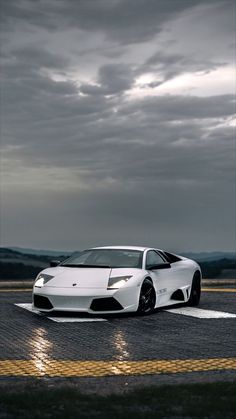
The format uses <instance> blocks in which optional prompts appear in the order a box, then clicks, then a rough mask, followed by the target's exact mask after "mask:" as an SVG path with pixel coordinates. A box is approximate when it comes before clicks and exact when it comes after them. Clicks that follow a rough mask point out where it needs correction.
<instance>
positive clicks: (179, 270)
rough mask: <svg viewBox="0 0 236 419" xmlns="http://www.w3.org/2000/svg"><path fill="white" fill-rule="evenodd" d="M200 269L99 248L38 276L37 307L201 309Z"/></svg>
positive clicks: (155, 254) (139, 250)
mask: <svg viewBox="0 0 236 419" xmlns="http://www.w3.org/2000/svg"><path fill="white" fill-rule="evenodd" d="M200 294H201V269H200V267H199V265H198V264H197V263H196V262H194V261H193V260H190V259H187V258H185V257H182V256H177V255H174V254H172V253H168V252H165V251H163V250H159V249H153V248H146V247H127V246H124V247H123V246H122V247H121V246H109V247H96V248H93V249H88V250H84V251H82V252H80V253H78V254H73V255H72V256H71V257H69V258H68V259H66V260H65V261H63V262H61V263H59V265H58V266H54V267H51V268H47V269H44V270H43V271H42V272H41V273H40V274H39V275H38V276H37V278H36V281H35V283H34V289H33V307H34V308H36V309H38V310H40V311H42V312H51V311H53V310H59V311H78V312H87V313H98V312H99V313H100V314H108V313H125V312H134V311H137V312H138V313H139V314H149V313H151V312H153V310H154V309H155V308H158V307H163V306H170V305H174V304H183V303H185V304H187V305H190V306H196V305H198V303H199V300H200Z"/></svg>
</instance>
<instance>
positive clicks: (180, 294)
mask: <svg viewBox="0 0 236 419" xmlns="http://www.w3.org/2000/svg"><path fill="white" fill-rule="evenodd" d="M171 300H177V301H184V294H183V291H182V290H177V291H175V292H174V293H173V294H172V296H171Z"/></svg>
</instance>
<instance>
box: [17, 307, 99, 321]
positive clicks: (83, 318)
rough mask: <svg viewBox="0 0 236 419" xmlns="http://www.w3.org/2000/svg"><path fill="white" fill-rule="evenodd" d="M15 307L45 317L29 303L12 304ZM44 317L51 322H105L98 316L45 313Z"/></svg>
mask: <svg viewBox="0 0 236 419" xmlns="http://www.w3.org/2000/svg"><path fill="white" fill-rule="evenodd" d="M14 305H15V306H17V307H20V308H23V309H25V310H27V311H30V312H31V313H34V314H37V315H38V316H42V317H45V314H46V313H45V314H42V313H40V311H38V310H35V309H33V308H32V304H31V303H21V304H14ZM46 318H47V319H49V320H52V321H53V322H57V323H84V322H106V321H107V320H106V319H102V318H100V317H99V318H98V317H61V316H58V317H55V316H53V317H51V316H50V317H48V316H47V315H46Z"/></svg>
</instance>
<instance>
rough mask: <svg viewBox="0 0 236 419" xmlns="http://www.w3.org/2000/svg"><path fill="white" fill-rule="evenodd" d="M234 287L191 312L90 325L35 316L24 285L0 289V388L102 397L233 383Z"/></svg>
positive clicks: (206, 297)
mask: <svg viewBox="0 0 236 419" xmlns="http://www.w3.org/2000/svg"><path fill="white" fill-rule="evenodd" d="M235 282H236V281H235ZM227 284H228V285H227ZM233 285H234V284H233V283H232V281H230V283H229V282H227V283H224V284H223V283H221V284H220V286H219V287H215V286H214V287H212V286H207V284H206V283H205V284H204V286H203V292H202V298H201V302H200V305H199V307H198V308H194V309H191V308H190V310H189V308H187V307H180V308H177V306H176V308H177V310H176V309H174V310H172V309H170V308H169V307H168V308H167V309H166V310H165V309H161V310H157V311H156V312H155V313H154V314H152V315H149V316H145V317H139V316H136V315H131V314H130V315H112V316H105V317H104V316H103V317H98V316H96V317H94V316H89V315H82V314H78V313H74V314H71V313H70V314H68V315H67V314H65V313H53V314H52V313H50V315H42V314H41V313H38V312H33V311H32V309H31V286H29V283H28V288H24V286H25V285H22V284H21V288H12V286H13V284H12V286H11V288H6V287H3V283H2V282H1V285H0V301H1V304H0V314H1V320H0V336H1V342H0V349H1V351H0V386H4V385H6V384H9V383H14V385H15V384H18V385H22V384H23V383H32V385H33V384H34V383H35V382H36V383H39V384H45V383H46V384H47V385H49V386H55V385H57V386H58V385H61V384H63V385H64V384H65V383H66V384H68V385H76V386H77V387H79V389H80V390H81V391H83V392H87V393H91V392H92V393H93V392H96V393H99V394H108V393H110V392H118V393H120V392H124V391H127V390H128V389H131V388H134V387H140V386H143V385H145V386H146V385H153V384H155V385H160V384H167V383H168V384H173V383H192V382H212V381H233V380H235V378H236V353H235V348H236V298H235V297H236V288H235V287H234V286H233ZM14 287H15V286H14Z"/></svg>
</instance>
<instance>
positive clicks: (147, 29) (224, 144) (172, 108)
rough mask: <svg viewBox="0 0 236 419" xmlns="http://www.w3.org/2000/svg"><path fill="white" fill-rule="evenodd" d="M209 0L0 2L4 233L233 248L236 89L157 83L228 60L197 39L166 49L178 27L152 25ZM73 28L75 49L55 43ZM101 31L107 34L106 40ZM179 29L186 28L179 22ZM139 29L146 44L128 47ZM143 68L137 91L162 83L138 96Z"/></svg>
mask: <svg viewBox="0 0 236 419" xmlns="http://www.w3.org/2000/svg"><path fill="white" fill-rule="evenodd" d="M201 5H204V7H205V2H201V1H189V0H186V1H185V0H176V1H172V2H169V1H166V0H158V1H157V0H155V1H154V0H148V1H146V0H145V1H144V0H142V1H141V0H130V1H124V0H122V1H121V0H114V1H103V0H99V1H93V0H89V1H82V0H79V1H72V0H67V1H65V0H64V1H61V0H47V1H46V0H38V1H32V0H31V1H29V0H19V1H8V2H7V1H5V2H2V9H3V13H2V15H3V21H4V22H3V28H5V30H4V31H3V30H2V32H3V35H4V45H3V48H2V67H1V69H2V73H3V79H2V82H1V85H2V90H3V96H2V97H3V100H2V105H1V113H2V139H3V141H2V143H3V154H2V156H3V159H2V166H1V168H2V171H4V174H5V186H4V188H5V189H4V190H5V192H4V193H5V195H4V196H6V198H7V199H6V203H4V206H3V214H4V220H5V222H4V240H5V242H6V243H8V244H10V242H11V244H19V245H27V246H28V245H30V246H35V247H52V248H53V247H54V248H55V247H60V248H66V247H67V248H73V247H74V246H82V247H83V246H88V245H96V244H106V243H108V244H109V242H110V243H118V242H119V243H121V242H123V243H125V242H129V243H133V244H135V242H136V243H143V244H150V245H152V244H153V245H160V246H161V245H163V246H166V247H169V248H170V247H172V248H175V249H179V250H182V249H184V248H185V249H187V248H188V249H190V248H191V249H192V250H201V249H202V247H204V249H211V248H213V247H215V248H220V247H222V248H225V249H226V248H227V249H229V248H232V246H233V245H234V234H233V233H232V231H233V228H234V225H233V223H234V217H233V213H234V210H235V203H234V199H235V195H234V194H233V192H232V191H233V187H234V186H233V181H234V178H233V175H232V174H233V173H234V165H235V143H234V141H235V129H234V127H233V125H232V124H231V122H232V121H231V120H232V118H233V115H234V113H235V99H234V95H233V94H228V93H225V92H224V91H223V92H222V93H219V94H216V93H215V92H214V94H211V93H207V92H206V94H205V95H204V96H201V95H199V96H193V95H190V94H189V92H187V93H186V94H185V93H184V92H180V93H177V94H173V93H172V94H165V93H163V92H162V93H161V91H159V90H158V86H160V85H163V83H164V82H166V81H167V80H171V79H173V78H174V77H176V76H179V75H183V74H185V73H186V72H187V73H193V74H194V73H196V72H202V73H207V72H211V71H212V70H215V69H220V68H224V66H225V65H227V64H229V63H228V61H227V60H226V61H225V57H224V59H222V57H220V56H219V57H218V56H217V54H216V55H214V56H211V54H210V53H209V57H208V55H207V54H205V55H204V54H201V49H202V44H201V43H200V45H199V48H196V50H197V53H195V52H196V51H195V50H194V49H193V50H191V48H190V51H189V50H188V51H185V49H184V48H182V49H181V48H180V49H181V51H178V52H171V51H168V48H167V45H168V42H169V41H168V42H166V43H165V42H164V43H163V44H161V42H160V43H158V42H157V40H156V39H157V38H155V37H156V36H157V35H158V36H159V34H160V37H161V36H163V39H165V36H164V34H163V32H162V28H163V26H164V25H165V24H166V23H168V25H169V27H170V28H171V24H172V22H173V21H175V19H176V18H177V17H178V16H182V15H184V16H186V15H188V13H190V14H191V13H193V15H194V12H193V10H195V8H199V7H201ZM208 5H213V6H214V5H215V8H214V7H213V9H211V8H209V11H208V13H210V14H213V11H214V13H216V14H218V13H219V12H218V7H219V6H220V7H221V10H222V8H224V7H225V8H227V7H229V8H230V7H231V9H232V2H229V1H215V2H214V1H212V2H208V3H207V7H208ZM231 9H230V10H231ZM182 12H184V13H182ZM228 15H231V13H228ZM200 23H201V22H200ZM200 23H199V25H200ZM181 29H182V28H181ZM222 30H223V31H225V32H227V31H228V30H229V31H230V33H231V30H232V29H231V27H230V25H229V27H228V26H227V25H225V27H223V29H222ZM66 31H68V32H70V37H71V38H68V39H69V41H70V40H72V45H71V49H70V48H69V47H67V48H66V47H65V46H64V44H63V43H62V44H61V43H60V42H61V40H62V38H63V35H64V36H65V38H66V36H67V35H66V34H67V32H66ZM73 31H75V32H73ZM18 33H19V34H20V35H18ZM227 33H228V32H227ZM57 34H58V39H57ZM68 36H69V35H68ZM92 36H95V38H96V36H97V37H98V38H99V42H98V48H96V46H94V45H93V42H95V41H96V39H95V38H92ZM182 36H183V37H186V36H188V32H187V33H185V32H184V28H183V35H182V33H181V36H180V38H181V37H182ZM90 37H91V38H90ZM154 38H155V40H154V41H153V44H152V40H153V39H154ZM81 39H82V40H81ZM90 39H92V40H91V41H90ZM158 39H159V38H158ZM181 39H182V38H181ZM147 40H149V43H150V44H149V43H146V44H145V46H143V43H144V42H146V41H147ZM69 41H68V44H69ZM174 41H175V40H173V43H174ZM103 42H104V49H103ZM130 43H135V44H136V45H134V48H136V47H137V50H136V53H133V55H132V54H131V55H132V56H131V57H129V54H130V52H131V53H132V52H133V51H132V50H131V49H129V48H130ZM206 43H207V40H206ZM68 44H66V45H67V46H68ZM231 44H232V43H231ZM91 45H92V48H91ZM139 47H140V51H139ZM149 47H150V52H149V53H146V51H145V48H149ZM132 48H133V46H132ZM199 50H200V53H199ZM144 52H145V58H142V53H144ZM84 63H85V64H87V67H86V66H85V69H83V71H82V69H81V68H82V65H83V64H84ZM93 67H94V68H93ZM147 72H154V73H155V74H156V80H153V81H150V82H147V83H145V82H144V83H143V85H142V84H141V85H140V86H139V88H140V91H145V89H147V88H151V89H154V88H155V89H157V90H156V92H157V93H156V95H155V96H153V97H152V96H148V95H146V94H145V92H144V94H143V96H142V95H141V96H136V95H135V93H132V89H135V86H136V82H137V78H138V77H139V76H142V75H143V74H144V73H147ZM219 84H220V81H219ZM232 93H233V92H232ZM225 203H227V205H226V204H225ZM219 223H220V226H219ZM45 225H47V228H46V229H47V233H45ZM62 226H63V227H62ZM193 236H194V237H195V242H194V243H193V240H192V237H193ZM24 237H25V242H24V239H23V238H24ZM20 238H22V239H20ZM20 240H21V241H20ZM13 241H14V243H13ZM5 242H4V243H5ZM79 243H80V244H79Z"/></svg>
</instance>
